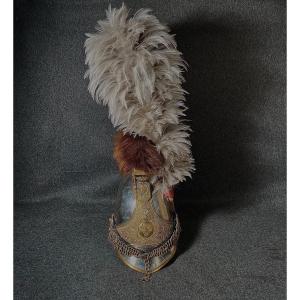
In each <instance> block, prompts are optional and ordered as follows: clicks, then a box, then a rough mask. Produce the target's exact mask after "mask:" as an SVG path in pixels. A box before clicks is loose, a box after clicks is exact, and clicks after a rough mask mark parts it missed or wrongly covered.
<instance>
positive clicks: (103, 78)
mask: <svg viewBox="0 0 300 300" xmlns="http://www.w3.org/2000/svg"><path fill="white" fill-rule="evenodd" d="M96 30H97V31H96V33H93V34H87V36H88V38H87V39H86V41H85V52H86V64H87V65H88V70H87V72H86V75H85V76H86V77H87V78H89V85H88V89H89V91H90V93H91V95H92V97H93V98H94V99H95V101H97V102H98V103H102V104H104V105H107V106H108V109H109V116H110V118H111V121H112V123H113V125H114V126H115V127H117V128H118V129H119V130H122V131H123V132H124V133H128V134H130V135H133V136H136V135H138V136H144V137H146V138H147V139H148V140H151V141H152V142H153V143H154V144H155V146H156V149H157V150H158V151H159V152H160V153H161V154H162V156H163V157H164V163H163V165H162V166H161V168H160V169H159V171H158V172H157V174H156V175H155V176H158V177H162V178H163V185H164V188H165V189H167V188H168V187H170V186H173V185H175V184H177V183H178V182H180V181H183V180H184V179H185V178H186V177H187V176H191V172H192V171H193V170H194V159H193V157H192V153H191V150H190V145H191V144H190V141H189V132H190V128H189V126H187V125H185V124H183V123H182V119H181V118H182V117H183V116H185V113H184V111H185V109H186V107H185V104H184V102H185V91H184V90H183V89H182V87H181V84H182V82H183V80H184V79H183V76H182V73H183V71H184V69H185V63H184V61H183V59H182V57H181V53H180V52H179V51H178V50H177V49H176V42H175V40H174V37H173V35H171V34H169V29H168V28H167V27H166V26H165V25H162V24H161V23H160V22H159V21H158V19H157V18H156V17H155V16H153V15H151V14H150V10H148V9H141V10H139V11H137V12H136V13H135V14H134V15H133V16H131V17H129V15H128V10H127V8H126V7H125V5H124V4H123V5H122V7H121V8H119V9H111V8H109V9H108V10H107V19H106V20H104V21H103V20H102V21H99V22H98V26H97V27H96Z"/></svg>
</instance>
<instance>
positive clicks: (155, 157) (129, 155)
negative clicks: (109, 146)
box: [114, 132, 164, 174]
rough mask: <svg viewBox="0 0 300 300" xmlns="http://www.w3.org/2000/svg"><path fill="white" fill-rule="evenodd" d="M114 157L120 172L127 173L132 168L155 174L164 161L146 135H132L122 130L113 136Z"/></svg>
mask: <svg viewBox="0 0 300 300" xmlns="http://www.w3.org/2000/svg"><path fill="white" fill-rule="evenodd" d="M114 158H115V159H116V161H117V163H118V166H119V169H120V171H121V173H122V174H129V173H131V171H132V170H133V169H139V170H143V171H144V172H146V173H148V174H157V172H158V171H159V170H160V168H161V167H162V166H163V162H164V158H163V157H162V155H161V154H160V153H159V152H158V151H157V150H156V148H155V145H154V144H153V143H152V142H151V141H149V140H148V139H147V138H146V137H144V136H136V137H133V136H131V135H129V134H123V133H122V132H118V133H117V134H116V137H115V147H114Z"/></svg>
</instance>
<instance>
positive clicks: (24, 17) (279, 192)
mask: <svg viewBox="0 0 300 300" xmlns="http://www.w3.org/2000/svg"><path fill="white" fill-rule="evenodd" d="M108 3H109V2H108V1H92V0H86V1H84V0H73V1H71V0H70V1H66V0H65V1H63V0H60V1H59V0H53V1H51V0H31V1H30V0H16V1H15V15H14V19H15V53H14V55H15V65H14V68H15V80H14V82H15V131H14V137H15V181H14V182H15V214H14V216H15V223H14V232H15V244H14V255H15V256H14V258H15V260H14V262H15V266H14V270H15V277H14V282H15V299H213V300H216V299H259V300H260V299H272V300H274V299H285V297H286V296H285V293H286V291H285V288H286V281H285V280H286V273H285V271H286V256H285V255H286V254H285V250H286V244H285V243H286V242H285V238H286V234H285V230H286V197H285V196H286V175H285V174H286V146H285V143H286V132H285V121H286V114H285V93H286V91H285V86H286V77H285V70H286V57H285V51H286V36H285V35H286V25H285V18H286V7H285V2H284V1H280V0H278V1H276V0H273V1H272V0H261V1H260V0H251V1H250V0H249V1H247V0H240V1H234V0H210V1H202V0H187V1H179V0H174V1H173V0H172V1H158V0H147V1H137V0H130V1H129V0H128V1H127V3H126V4H127V5H128V6H129V7H131V8H133V9H134V10H136V9H138V8H140V7H150V8H152V9H153V12H154V14H155V15H157V16H158V17H159V19H160V20H161V21H162V22H165V23H168V24H169V25H170V27H171V29H172V32H174V33H176V36H177V42H178V48H179V49H180V50H181V51H182V52H183V53H184V57H185V59H186V60H187V62H188V63H189V65H190V67H189V71H188V73H186V80H187V82H186V83H185V85H184V87H185V88H186V89H187V90H188V91H189V93H190V94H189V95H188V97H187V99H188V102H187V103H188V105H189V107H190V109H189V111H188V117H189V118H190V119H191V126H192V128H193V130H194V132H193V135H192V143H193V148H192V150H193V153H194V156H195V158H196V162H197V172H196V173H195V175H194V178H193V180H192V181H188V182H186V183H185V184H182V185H180V186H178V188H177V191H176V208H177V211H178V213H179V216H180V219H181V222H182V227H183V232H182V235H181V239H180V245H179V249H178V256H177V258H176V260H175V261H174V262H173V263H172V264H171V265H170V266H168V267H167V268H165V269H163V270H162V271H161V272H159V273H158V274H156V275H155V276H154V277H153V279H152V281H150V282H149V283H146V284H145V283H143V282H140V281H139V280H138V279H139V277H140V276H139V275H137V274H136V273H135V272H133V271H131V270H129V269H127V268H125V267H124V266H123V265H122V264H121V262H119V261H118V260H117V259H116V258H115V256H114V254H113V251H112V249H111V247H110V245H109V243H108V241H107V219H108V217H109V215H110V214H111V213H112V211H113V207H112V198H113V197H114V195H115V190H116V187H117V185H118V182H119V180H120V178H119V175H118V171H117V168H116V165H115V163H114V161H113V159H112V136H113V133H114V129H113V127H112V125H111V123H110V121H109V120H108V117H107V110H106V108H103V107H101V106H99V105H96V104H95V103H94V102H93V101H92V99H91V97H90V96H89V94H88V92H87V82H86V81H85V80H83V75H84V72H85V69H86V68H85V65H84V49H83V43H84V40H85V36H84V34H85V33H86V32H92V31H94V26H95V24H96V21H97V20H98V19H99V18H103V17H104V16H105V8H107V6H108ZM111 3H112V6H113V7H114V6H120V4H121V1H111Z"/></svg>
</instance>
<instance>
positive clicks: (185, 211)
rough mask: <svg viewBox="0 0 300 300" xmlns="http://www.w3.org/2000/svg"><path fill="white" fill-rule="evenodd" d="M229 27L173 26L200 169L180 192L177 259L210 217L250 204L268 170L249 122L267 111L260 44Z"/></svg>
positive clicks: (248, 31)
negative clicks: (183, 62)
mask: <svg viewBox="0 0 300 300" xmlns="http://www.w3.org/2000/svg"><path fill="white" fill-rule="evenodd" d="M224 21H225V20H224ZM226 22H227V23H226V25H223V24H225V22H223V21H222V20H220V19H218V20H217V22H216V21H214V22H199V21H197V20H192V21H190V22H188V23H185V24H178V25H175V26H171V29H172V32H174V33H176V40H177V43H178V48H179V50H180V51H182V52H183V56H184V58H185V60H186V61H187V63H188V65H189V67H188V72H187V73H186V74H185V78H186V83H185V84H184V88H185V89H186V90H187V91H188V92H189V95H187V105H188V107H189V110H188V112H187V118H188V119H189V120H191V122H190V125H191V127H192V129H193V133H192V137H191V138H192V151H193V155H194V157H195V160H196V169H197V170H196V172H195V173H194V175H193V179H192V180H188V181H187V182H186V183H184V184H181V185H179V186H178V188H177V191H176V209H177V211H178V213H179V216H180V219H181V223H182V227H183V232H182V234H181V241H180V243H179V249H178V254H179V255H180V254H181V253H183V252H184V251H186V250H187V249H188V248H189V247H190V246H191V245H192V244H193V240H194V239H195V238H196V236H199V234H200V232H199V231H200V228H201V223H202V221H203V219H204V218H205V216H206V215H207V214H209V213H211V212H212V211H214V210H216V209H230V210H232V209H238V208H239V207H240V206H247V205H251V203H249V202H248V200H245V197H244V195H245V193H248V192H251V191H255V190H257V189H258V188H259V187H260V184H261V183H262V180H261V179H262V178H263V180H266V179H267V178H268V176H267V172H268V171H270V170H267V169H265V167H263V165H262V164H257V163H256V157H255V153H254V152H253V148H252V147H251V145H252V144H253V143H254V142H255V139H256V135H257V130H258V128H257V125H256V124H255V123H254V121H253V118H252V116H253V114H255V111H256V110H257V109H259V107H260V105H262V103H261V101H262V96H261V95H263V93H264V88H263V87H264V84H266V81H267V80H268V78H269V77H270V76H268V74H267V73H266V72H267V71H266V70H265V69H263V66H261V65H260V64H259V63H258V62H257V61H253V59H254V57H253V55H252V54H253V52H255V51H257V50H258V49H259V45H260V42H259V41H258V40H256V39H257V35H256V33H255V32H254V31H253V30H252V28H249V23H248V24H247V26H248V27H246V24H243V23H242V22H239V21H237V20H235V22H234V24H232V25H230V24H228V18H227V19H226ZM260 38H261V36H260ZM200 236H201V234H200Z"/></svg>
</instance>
